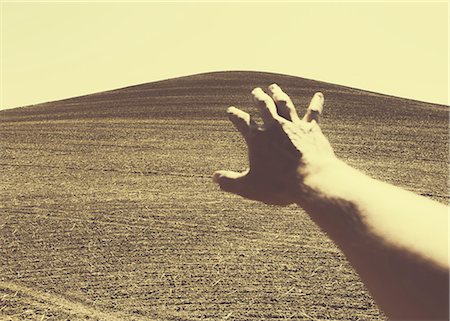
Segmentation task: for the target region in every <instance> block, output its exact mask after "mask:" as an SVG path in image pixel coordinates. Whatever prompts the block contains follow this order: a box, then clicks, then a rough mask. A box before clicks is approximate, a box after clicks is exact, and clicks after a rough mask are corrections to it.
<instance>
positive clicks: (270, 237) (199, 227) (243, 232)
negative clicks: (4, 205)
mask: <svg viewBox="0 0 450 321" xmlns="http://www.w3.org/2000/svg"><path fill="white" fill-rule="evenodd" d="M9 214H12V215H17V214H19V215H20V214H22V215H23V216H28V217H30V216H31V215H32V216H33V217H39V218H42V219H53V220H60V221H66V222H70V223H68V224H67V225H71V226H73V224H74V223H75V222H78V223H81V224H87V223H90V224H104V225H110V226H116V227H121V228H125V229H130V228H138V229H142V230H143V231H146V230H159V231H163V232H167V230H180V229H182V230H186V229H191V230H194V231H197V232H200V233H228V234H233V235H235V236H236V237H239V236H241V237H245V239H247V240H252V241H256V242H262V243H265V244H269V245H274V244H277V245H281V246H283V247H291V246H296V247H301V248H305V249H308V250H314V251H320V252H326V253H329V254H332V255H336V254H339V253H340V252H339V250H338V249H337V248H334V247H329V246H315V245H309V244H304V243H303V244H302V243H301V242H299V238H300V235H292V234H283V233H272V232H266V231H257V230H251V229H242V228H237V227H234V228H231V227H226V226H217V225H212V224H196V223H189V222H184V221H176V220H167V219H158V220H155V219H148V220H144V219H141V220H142V222H117V221H107V220H99V219H97V218H92V219H87V218H86V219H84V218H76V217H62V216H58V215H47V214H39V213H33V214H25V213H17V212H12V213H9Z"/></svg>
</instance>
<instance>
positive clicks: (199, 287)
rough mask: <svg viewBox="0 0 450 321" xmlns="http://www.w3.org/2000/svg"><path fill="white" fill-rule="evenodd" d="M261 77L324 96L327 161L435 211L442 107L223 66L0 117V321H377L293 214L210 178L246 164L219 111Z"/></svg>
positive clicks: (333, 253)
mask: <svg viewBox="0 0 450 321" xmlns="http://www.w3.org/2000/svg"><path fill="white" fill-rule="evenodd" d="M272 82H277V83H279V84H280V85H281V86H282V87H283V88H285V90H286V91H287V92H288V93H290V94H291V96H292V97H293V98H294V103H296V105H297V107H300V106H301V107H304V106H305V105H306V104H307V101H308V100H309V99H310V97H311V96H312V95H313V93H314V92H315V91H317V90H321V91H322V92H323V93H324V95H325V99H326V105H325V108H326V109H325V114H324V121H323V125H322V128H323V131H324V132H325V134H326V135H327V136H328V137H329V139H330V141H331V143H332V145H333V147H334V148H335V150H336V153H337V154H338V155H339V156H340V157H341V158H343V159H345V160H346V161H348V162H349V163H350V164H352V165H353V166H355V167H357V168H359V169H361V170H363V171H365V172H367V173H369V174H370V175H372V176H374V177H376V178H380V179H383V180H385V181H388V182H391V183H394V184H396V185H400V186H402V187H405V188H407V189H410V190H413V191H415V192H417V193H420V194H423V195H426V196H428V197H431V198H433V199H435V200H437V201H440V202H444V203H446V202H448V195H447V185H446V184H447V178H448V177H447V175H448V174H447V156H448V154H447V153H448V132H447V128H448V127H447V126H448V107H446V106H438V105H432V104H425V103H420V102H415V101H409V100H405V99H399V98H394V97H387V96H382V95H378V94H374V93H368V92H363V91H358V90H354V89H351V88H345V87H339V86H335V85H330V84H325V83H319V82H315V81H310V80H305V79H301V78H295V77H288V76H281V75H274V74H262V73H246V72H234V73H213V74H204V75H197V76H192V77H186V78H179V79H173V80H168V81H164V82H158V83H151V84H144V85H140V86H134V87H129V88H125V89H121V90H117V91H112V92H105V93H100V94H96V95H90V96H85V97H79V98H74V99H69V100H65V101H59V102H53V103H47V104H43V105H37V106H33V107H28V108H20V109H14V110H9V111H3V112H0V138H1V139H0V213H1V215H0V228H1V239H0V242H1V243H0V245H1V253H0V262H1V270H0V275H1V277H0V291H1V293H0V298H1V307H0V309H1V310H0V311H1V312H0V319H2V320H3V319H4V320H22V319H34V320H69V319H70V320H80V319H91V320H92V319H94V320H96V319H99V320H200V319H210V320H220V319H228V320H270V319H294V320H322V319H326V320H328V319H330V320H383V319H384V317H383V315H382V314H381V312H380V311H379V310H378V308H377V307H376V306H375V304H374V302H373V301H372V299H371V298H370V296H369V294H368V293H367V291H366V290H365V288H364V286H363V285H362V283H361V282H360V281H359V279H358V276H357V275H356V274H355V272H354V271H353V270H352V269H351V268H350V267H349V264H348V263H347V262H346V260H345V257H344V256H343V255H342V254H341V253H340V252H339V251H338V250H337V249H336V248H335V247H334V245H333V244H332V243H331V242H330V241H329V240H328V239H327V237H326V236H325V235H323V234H322V233H321V231H320V230H319V229H318V228H317V227H316V226H315V225H314V224H313V223H312V222H311V221H310V220H309V218H308V216H307V214H305V213H304V212H303V211H302V210H301V209H300V208H298V207H296V206H288V207H284V208H279V207H272V206H267V205H263V204H259V203H256V202H253V201H249V200H244V199H241V198H240V197H237V196H233V195H229V194H225V193H222V192H220V191H219V190H218V188H217V187H216V186H215V185H214V184H213V183H212V182H211V179H210V175H211V173H212V172H213V171H214V170H217V169H230V170H241V169H244V168H245V167H246V164H247V161H246V151H245V149H244V147H245V144H244V142H243V140H242V139H241V138H240V136H239V134H238V133H237V132H236V131H235V130H234V128H233V126H232V125H231V123H229V122H228V120H227V118H226V114H225V109H226V107H228V106H229V105H236V106H239V107H242V108H243V109H245V110H247V111H250V112H252V113H253V114H255V109H254V108H253V107H251V100H250V96H249V92H250V91H251V89H252V88H253V87H255V86H267V85H269V84H270V83H272ZM380 201H382V200H380Z"/></svg>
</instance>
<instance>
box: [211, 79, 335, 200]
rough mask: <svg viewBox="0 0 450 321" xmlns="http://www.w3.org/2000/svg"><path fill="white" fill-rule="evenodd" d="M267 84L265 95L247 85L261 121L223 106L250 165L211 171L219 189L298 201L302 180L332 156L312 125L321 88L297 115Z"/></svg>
mask: <svg viewBox="0 0 450 321" xmlns="http://www.w3.org/2000/svg"><path fill="white" fill-rule="evenodd" d="M268 89H269V93H270V96H269V95H268V94H266V93H265V92H264V91H263V90H262V89H261V88H255V89H254V90H253V91H252V95H253V101H254V103H255V105H256V106H257V107H258V109H259V111H260V114H261V118H262V119H263V122H264V123H263V125H262V126H258V125H257V124H256V123H255V122H254V121H253V120H252V119H251V118H250V115H249V114H248V113H246V112H243V111H242V110H240V109H238V108H236V107H229V108H228V110H227V113H228V117H229V118H230V120H231V122H232V123H233V124H234V126H235V127H236V128H237V129H238V130H239V132H240V133H241V134H242V136H243V137H244V139H245V141H246V142H247V145H248V151H249V162H250V168H249V169H247V170H246V171H244V172H241V173H237V172H231V171H217V172H215V173H214V174H213V181H214V182H216V183H218V184H219V185H220V188H221V189H223V190H224V191H227V192H231V193H234V194H238V195H241V196H243V197H246V198H249V199H253V200H257V201H261V202H264V203H267V204H277V205H288V204H291V203H298V201H299V198H301V193H302V184H303V181H304V180H305V179H306V178H307V177H308V176H309V175H314V174H316V173H318V172H320V171H321V170H322V169H323V168H324V167H326V166H327V164H328V163H329V161H330V160H334V159H336V157H335V155H334V152H333V149H332V148H331V146H330V144H329V142H328V140H327V139H326V138H325V136H324V135H323V134H322V131H321V129H320V127H319V125H318V121H319V115H320V114H321V113H322V109H323V103H324V98H323V94H322V93H320V92H319V93H316V94H315V95H314V97H313V98H312V99H311V103H310V104H309V107H308V109H307V111H306V114H305V115H304V117H303V119H300V118H299V116H298V115H297V111H296V110H295V107H294V105H293V103H292V101H291V99H290V98H289V96H288V95H287V94H286V93H284V92H283V91H282V90H281V88H280V87H279V86H278V85H276V84H273V85H270V86H269V88H268Z"/></svg>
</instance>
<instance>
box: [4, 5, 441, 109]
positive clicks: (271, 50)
mask: <svg viewBox="0 0 450 321" xmlns="http://www.w3.org/2000/svg"><path fill="white" fill-rule="evenodd" d="M1 9H2V10H1V13H2V19H1V27H2V28H1V36H2V39H1V41H2V44H1V53H2V63H1V67H2V68H1V93H0V96H1V106H0V108H1V109H4V108H10V107H17V106H23V105H29V104H35V103H41V102H45V101H51V100H56V99H62V98H67V97H72V96H78V95H83V94H88V93H94V92H99V91H104V90H109V89H115V88H120V87H125V86H129V85H135V84H139V83H145V82H151V81H155V80H161V79H167V78H173V77H178V76H185V75H189V74H196V73H202V72H208V71H220V70H256V71H269V72H276V73H283V74H289V75H295V76H300V77H305V78H311V79H316V80H321V81H327V82H331V83H336V84H340V85H345V86H351V87H356V88H362V89H367V90H371V91H376V92H381V93H386V94H392V95H396V96H401V97H407V98H413V99H418V100H423V101H429V102H435V103H441V104H448V70H449V68H448V67H449V65H448V63H449V62H448V19H449V18H448V17H449V16H448V2H446V1H444V2H431V1H426V2H425V1H424V2H420V3H418V2H401V3H392V2H375V3H374V2H309V3H306V2H271V3H267V2H266V3H258V2H238V3H226V2H222V3H211V2H208V3H205V2H203V3H201V2H196V3H195V2H189V3H187V2H171V3H167V2H142V1H141V2H133V3H131V2H121V3H118V2H96V3H92V2H39V3H36V2H7V1H2V3H1Z"/></svg>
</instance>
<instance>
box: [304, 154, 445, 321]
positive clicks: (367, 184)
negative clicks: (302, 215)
mask: <svg viewBox="0 0 450 321" xmlns="http://www.w3.org/2000/svg"><path fill="white" fill-rule="evenodd" d="M301 190H302V191H301V192H302V193H301V196H300V198H299V202H298V203H299V205H300V206H302V207H303V208H304V209H305V210H306V211H307V212H308V213H309V215H310V216H311V218H312V219H313V220H314V221H315V222H316V223H317V224H318V225H319V226H320V227H321V228H322V229H323V230H324V231H325V232H326V233H327V234H328V235H329V236H330V238H331V239H332V240H333V241H334V242H335V243H336V244H337V245H338V246H339V247H340V248H341V249H342V251H343V252H344V254H345V255H346V257H347V258H348V260H349V261H350V263H351V264H352V266H353V267H354V268H355V270H356V271H357V272H358V273H359V274H360V276H361V278H362V279H363V280H364V282H365V283H366V285H367V287H368V289H369V290H370V291H371V293H372V295H373V296H374V298H375V300H376V301H377V302H378V304H379V305H380V306H381V308H382V309H383V310H384V311H385V312H386V313H387V314H388V316H389V317H391V318H394V319H414V318H416V319H420V318H422V319H424V318H426V319H430V318H437V317H440V318H447V317H448V242H447V233H448V213H447V207H446V206H444V205H442V204H439V203H436V202H433V201H431V200H428V199H426V198H424V197H421V196H418V195H415V194H413V193H411V192H408V191H405V190H402V189H400V188H397V187H394V186H392V185H389V184H386V183H383V182H380V181H377V180H374V179H372V178H370V177H368V176H366V175H364V174H363V173H361V172H359V171H357V170H355V169H353V168H351V167H350V166H348V165H346V164H345V163H343V162H341V161H335V162H333V163H332V165H331V166H329V167H328V168H327V169H326V170H323V171H320V172H318V173H316V174H313V175H307V176H305V179H304V181H303V184H302V186H301Z"/></svg>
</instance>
